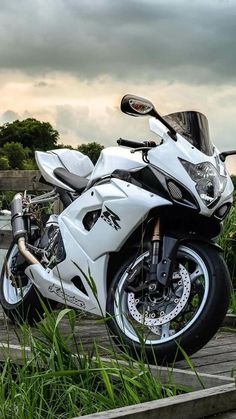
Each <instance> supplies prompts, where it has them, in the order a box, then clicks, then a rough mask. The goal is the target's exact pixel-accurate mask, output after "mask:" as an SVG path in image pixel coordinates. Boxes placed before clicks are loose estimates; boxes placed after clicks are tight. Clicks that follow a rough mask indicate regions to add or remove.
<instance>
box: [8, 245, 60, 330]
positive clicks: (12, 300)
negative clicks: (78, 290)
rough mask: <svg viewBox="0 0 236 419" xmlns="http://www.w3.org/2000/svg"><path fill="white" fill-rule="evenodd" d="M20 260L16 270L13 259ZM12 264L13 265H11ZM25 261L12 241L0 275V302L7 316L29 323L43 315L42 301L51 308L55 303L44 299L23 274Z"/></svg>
mask: <svg viewBox="0 0 236 419" xmlns="http://www.w3.org/2000/svg"><path fill="white" fill-rule="evenodd" d="M16 259H17V262H19V261H20V266H21V268H20V270H17V266H18V265H17V264H16V267H15V265H14V261H16ZM13 265H14V266H13ZM26 266H27V263H26V262H25V260H24V259H23V257H22V256H20V255H19V252H18V247H17V245H16V244H15V243H12V244H11V245H10V247H9V249H8V252H7V255H6V258H5V261H4V263H3V268H2V272H1V277H0V303H1V305H2V307H3V310H4V312H5V314H6V315H7V317H8V318H9V319H10V320H11V321H12V322H13V323H17V324H22V323H28V324H30V325H33V324H35V323H36V322H38V321H40V320H41V319H42V317H43V316H44V308H43V306H42V303H41V302H43V303H44V304H45V306H46V307H47V308H48V309H49V310H52V309H53V308H54V307H55V305H56V303H55V302H54V301H49V300H46V299H45V298H44V297H42V296H41V295H40V297H39V292H38V291H37V290H36V288H35V286H34V285H33V283H32V281H31V280H30V279H29V278H28V277H27V276H26V275H25V274H24V269H25V268H26ZM13 267H14V268H16V270H17V273H18V274H16V275H14V278H15V279H13V280H11V278H10V275H11V270H12V269H13Z"/></svg>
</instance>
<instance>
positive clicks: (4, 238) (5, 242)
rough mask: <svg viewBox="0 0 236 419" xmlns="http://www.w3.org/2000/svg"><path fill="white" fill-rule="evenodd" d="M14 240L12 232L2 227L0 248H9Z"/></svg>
mask: <svg viewBox="0 0 236 419" xmlns="http://www.w3.org/2000/svg"><path fill="white" fill-rule="evenodd" d="M11 242H12V232H11V231H9V230H1V229H0V249H8V247H9V246H10V244H11Z"/></svg>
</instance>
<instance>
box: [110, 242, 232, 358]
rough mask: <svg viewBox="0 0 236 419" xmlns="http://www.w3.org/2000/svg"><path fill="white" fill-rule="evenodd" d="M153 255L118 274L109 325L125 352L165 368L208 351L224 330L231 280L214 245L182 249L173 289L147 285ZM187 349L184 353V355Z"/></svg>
mask: <svg viewBox="0 0 236 419" xmlns="http://www.w3.org/2000/svg"><path fill="white" fill-rule="evenodd" d="M149 259H150V257H149V253H148V252H145V253H143V254H141V255H140V256H138V258H136V259H135V256H133V258H130V259H129V261H126V263H124V265H123V266H122V267H121V269H120V270H119V272H117V274H116V275H115V277H114V279H113V281H112V284H111V286H110V289H109V292H108V297H107V314H108V316H109V317H108V326H109V328H110V330H111V332H112V335H113V336H114V339H115V340H116V342H117V343H119V346H121V349H123V350H125V351H128V352H129V353H131V354H132V355H133V356H134V357H135V358H139V357H140V356H141V355H142V356H143V355H144V356H145V358H146V360H147V361H148V362H154V363H157V364H159V365H161V364H166V363H170V362H173V361H177V360H181V359H183V358H184V351H185V352H186V353H187V355H191V354H193V353H195V352H196V351H198V350H199V349H200V348H202V347H203V346H204V345H205V344H206V343H207V342H208V341H209V340H210V339H211V338H212V337H213V336H214V334H215V333H216V331H217V330H218V328H219V327H220V325H221V323H222V321H223V319H224V317H225V315H226V312H227V309H228V305H229V300H230V290H231V281H230V276H229V272H228V269H227V266H226V264H225V262H224V260H223V258H222V257H221V255H220V253H219V251H218V250H217V249H216V248H214V247H213V246H211V245H208V244H205V243H201V244H196V243H189V244H185V245H182V246H180V247H179V249H178V252H177V258H176V263H175V268H174V273H173V277H172V280H171V283H170V286H169V287H165V288H163V289H162V291H161V292H160V290H156V291H155V284H154V283H152V284H149V287H147V286H146V278H147V271H148V267H149V266H150V262H149ZM181 349H183V350H184V351H182V350H181Z"/></svg>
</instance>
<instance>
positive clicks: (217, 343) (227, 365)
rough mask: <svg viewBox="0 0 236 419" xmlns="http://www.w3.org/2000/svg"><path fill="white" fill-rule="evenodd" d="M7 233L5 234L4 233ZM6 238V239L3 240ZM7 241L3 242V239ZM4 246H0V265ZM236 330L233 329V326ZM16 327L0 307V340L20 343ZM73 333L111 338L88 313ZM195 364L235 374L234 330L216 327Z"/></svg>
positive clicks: (3, 228)
mask: <svg viewBox="0 0 236 419" xmlns="http://www.w3.org/2000/svg"><path fill="white" fill-rule="evenodd" d="M7 224H9V220H8V219H7V217H5V216H4V217H3V216H0V233H1V234H2V236H3V237H1V236H0V241H1V242H2V244H3V243H4V244H5V245H6V246H1V243H0V247H5V249H6V248H7V245H8V241H9V237H8V236H6V233H7V232H8V230H9V225H7ZM5 236H6V237H5ZM4 240H5V241H4ZM5 242H6V243H5ZM5 253H6V250H1V249H0V268H1V265H2V261H3V257H4V255H5ZM67 327H68V326H67V324H66V323H64V324H63V327H62V328H63V333H64V334H65V335H66V333H67V330H68V328H67ZM235 332H236V329H235ZM17 335H19V329H18V328H15V327H14V326H13V325H12V324H11V323H10V322H9V321H7V320H6V319H5V318H4V316H3V312H2V310H1V308H0V344H1V343H9V344H11V345H17V344H19V340H18V338H17ZM76 335H77V336H78V340H79V339H80V340H81V341H82V343H83V346H84V348H90V347H91V346H92V344H93V342H94V340H96V342H97V343H98V344H99V345H101V346H103V347H108V348H109V347H110V341H109V339H108V336H107V332H106V328H105V326H104V325H102V324H101V323H98V321H97V320H96V319H91V318H90V317H89V316H86V315H83V316H82V317H81V318H80V319H79V320H78V324H77V325H76ZM191 360H192V363H193V365H194V367H196V369H197V371H199V372H202V373H208V374H213V375H214V374H215V375H222V376H230V375H231V374H232V373H233V371H234V373H233V375H234V376H235V377H236V333H233V332H229V331H228V332H227V331H222V330H221V331H219V332H218V334H217V335H216V336H215V337H214V338H213V339H212V340H211V341H210V342H209V343H208V344H207V345H206V346H205V347H204V348H203V349H201V350H200V351H198V352H197V353H196V354H194V355H193V356H192V357H191ZM175 366H176V367H177V368H181V369H188V366H187V365H186V362H183V361H181V362H178V363H176V365H175Z"/></svg>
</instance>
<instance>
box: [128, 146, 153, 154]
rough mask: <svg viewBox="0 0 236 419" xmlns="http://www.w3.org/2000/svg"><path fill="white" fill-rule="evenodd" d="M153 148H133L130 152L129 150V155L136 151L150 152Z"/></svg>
mask: <svg viewBox="0 0 236 419" xmlns="http://www.w3.org/2000/svg"><path fill="white" fill-rule="evenodd" d="M152 149H153V147H139V148H133V149H132V150H130V153H132V154H133V153H136V151H149V150H152Z"/></svg>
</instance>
